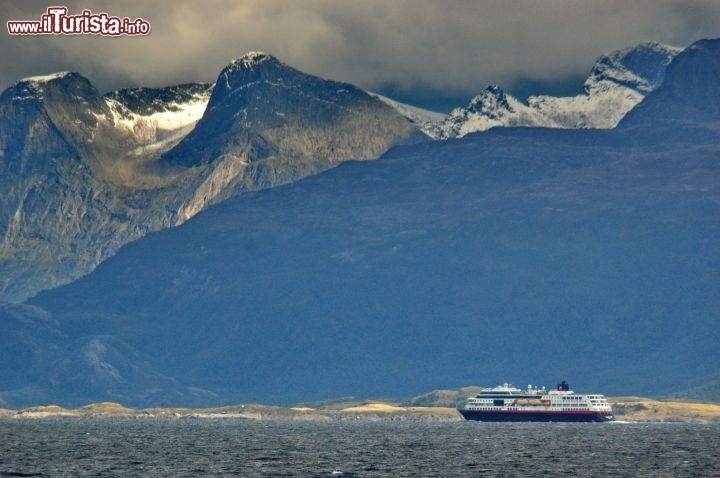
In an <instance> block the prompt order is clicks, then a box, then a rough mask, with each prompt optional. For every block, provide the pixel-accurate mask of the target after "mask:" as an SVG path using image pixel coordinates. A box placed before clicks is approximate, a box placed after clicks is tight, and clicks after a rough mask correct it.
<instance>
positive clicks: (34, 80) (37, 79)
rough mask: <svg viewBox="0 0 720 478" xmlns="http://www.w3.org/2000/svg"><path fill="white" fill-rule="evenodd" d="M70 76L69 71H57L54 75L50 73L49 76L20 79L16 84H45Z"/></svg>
mask: <svg viewBox="0 0 720 478" xmlns="http://www.w3.org/2000/svg"><path fill="white" fill-rule="evenodd" d="M70 74H72V72H71V71H58V72H56V73H50V74H49V75H39V76H28V77H27V78H22V79H21V80H19V81H18V83H22V82H32V83H46V82H48V81H52V80H57V79H58V78H64V77H66V76H68V75H70Z"/></svg>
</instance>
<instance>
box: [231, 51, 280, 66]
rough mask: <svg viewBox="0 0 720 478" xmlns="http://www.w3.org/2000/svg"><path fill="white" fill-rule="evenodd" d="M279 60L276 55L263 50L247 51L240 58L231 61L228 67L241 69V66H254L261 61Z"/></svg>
mask: <svg viewBox="0 0 720 478" xmlns="http://www.w3.org/2000/svg"><path fill="white" fill-rule="evenodd" d="M268 61H271V62H278V59H277V58H275V57H274V56H272V55H270V54H269V53H265V52H263V51H249V52H247V53H245V54H244V55H243V56H241V57H240V58H238V59H236V60H233V61H231V62H230V64H229V65H228V67H230V68H234V69H239V68H253V67H254V66H256V65H259V64H261V63H265V62H268Z"/></svg>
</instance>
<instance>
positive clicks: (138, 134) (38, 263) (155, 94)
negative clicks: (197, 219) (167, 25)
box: [0, 54, 424, 301]
mask: <svg viewBox="0 0 720 478" xmlns="http://www.w3.org/2000/svg"><path fill="white" fill-rule="evenodd" d="M211 95H212V97H211ZM208 102H209V104H210V107H209V109H208V111H207V114H206V109H207V108H206V107H207V105H208ZM201 118H202V119H201ZM196 125H197V131H195V129H196ZM422 137H424V136H423V135H422V134H421V133H419V132H418V131H417V130H416V129H415V128H414V127H413V126H412V125H411V124H410V123H409V122H408V121H407V120H405V119H404V118H403V117H402V116H401V115H399V114H398V113H396V112H395V111H394V110H392V109H391V108H389V107H387V106H386V105H385V104H383V103H381V102H380V101H379V100H376V99H375V98H372V97H370V96H369V95H367V94H365V93H364V92H362V91H360V90H358V89H357V88H355V87H353V86H351V85H347V84H341V83H337V82H333V81H328V80H322V79H320V78H316V77H312V76H310V75H305V74H303V73H301V72H299V71H297V70H294V69H292V68H290V67H288V66H287V65H284V64H282V63H280V62H279V61H278V60H277V59H275V58H273V57H271V56H269V55H257V54H253V55H247V56H245V57H242V58H240V59H239V60H237V61H235V62H233V63H231V64H230V65H229V66H228V67H227V68H226V69H225V70H223V72H222V73H221V75H220V77H219V79H218V84H217V85H209V84H188V85H179V86H175V87H168V88H161V89H152V88H137V89H129V90H121V91H118V92H113V93H109V94H107V95H104V96H103V95H101V94H100V93H99V92H98V91H97V90H96V89H95V88H94V87H93V86H92V84H91V83H90V82H89V81H88V80H87V79H86V78H84V77H82V76H81V75H79V74H77V73H60V74H55V75H49V76H45V77H33V78H28V79H25V80H21V81H19V82H18V83H16V84H15V85H13V86H11V87H10V88H8V89H7V90H6V91H5V92H3V93H2V96H0V172H2V176H0V197H2V198H3V200H2V202H0V240H1V241H2V242H0V264H1V265H2V266H1V267H0V299H3V300H10V301H18V300H22V299H24V298H26V297H28V296H31V295H32V294H34V293H36V292H37V291H38V290H42V289H46V288H50V287H53V286H56V285H58V284H62V283H65V282H68V281H69V280H72V279H74V278H77V277H78V276H80V275H83V274H85V273H87V272H89V271H90V270H92V269H93V268H94V267H95V266H96V265H97V264H99V263H100V262H101V261H102V260H103V259H105V258H107V257H109V256H111V255H112V254H114V253H115V252H116V251H117V249H118V248H119V247H120V246H122V245H123V244H125V243H127V242H129V241H132V240H134V239H137V238H139V237H142V236H143V235H144V234H146V233H147V232H149V231H154V230H159V229H162V228H164V227H168V226H171V225H175V224H179V223H182V222H183V221H185V220H187V219H188V218H190V217H192V216H193V215H194V214H196V213H197V212H198V211H201V210H202V209H204V208H205V207H207V206H208V205H210V204H212V203H214V202H217V201H220V200H222V199H225V198H227V197H229V196H231V195H233V194H236V193H238V192H241V191H243V190H248V189H262V188H267V187H273V186H276V185H279V184H284V183H286V182H289V181H292V180H295V179H298V178H301V177H303V176H306V175H308V174H313V173H316V172H318V171H321V170H323V169H326V168H328V167H331V166H334V165H336V164H338V163H340V162H342V161H347V160H357V159H374V158H376V157H377V156H379V155H380V154H382V152H384V151H385V150H386V149H387V148H389V147H390V146H391V145H393V144H395V143H400V142H403V141H414V140H418V139H421V138H422Z"/></svg>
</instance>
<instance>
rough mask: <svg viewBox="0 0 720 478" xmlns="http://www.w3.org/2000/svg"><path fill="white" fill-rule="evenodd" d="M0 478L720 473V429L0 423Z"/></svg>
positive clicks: (610, 425)
mask: <svg viewBox="0 0 720 478" xmlns="http://www.w3.org/2000/svg"><path fill="white" fill-rule="evenodd" d="M0 476H153V477H154V476H319V477H322V476H336V477H345V476H348V477H349V476H368V477H372V476H438V477H452V476H502V477H513V476H530V477H548V478H550V477H574V476H580V477H603V476H608V477H610V476H612V477H622V476H627V477H671V476H672V477H676V476H677V477H685V476H694V477H720V425H700V424H692V425H689V424H637V423H604V424H602V423H581V424H560V423H545V424H541V423H527V424H524V423H519V424H518V423H478V422H447V423H426V422H420V423H418V422H413V423H408V422H402V423H397V422H331V423H314V422H290V421H251V420H242V419H217V420H213V419H200V420H198V419H194V420H193V419H183V420H160V419H148V418H146V419H77V418H69V419H68V418H65V419H60V418H58V419H43V420H16V419H2V420H0Z"/></svg>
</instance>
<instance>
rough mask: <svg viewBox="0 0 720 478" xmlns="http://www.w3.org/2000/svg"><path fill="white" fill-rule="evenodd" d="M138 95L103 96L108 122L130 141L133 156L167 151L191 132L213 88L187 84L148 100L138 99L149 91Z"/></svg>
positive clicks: (164, 91) (120, 93)
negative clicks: (109, 115)
mask: <svg viewBox="0 0 720 478" xmlns="http://www.w3.org/2000/svg"><path fill="white" fill-rule="evenodd" d="M138 91H140V93H135V92H133V91H129V92H124V93H123V92H114V93H111V94H108V95H106V96H105V102H106V104H107V106H108V108H109V110H110V113H111V117H110V118H109V120H110V121H111V122H112V124H113V126H114V127H115V128H117V129H118V130H120V131H122V132H124V133H125V134H127V135H128V136H129V137H131V138H132V140H133V142H134V143H135V144H136V145H137V147H136V148H135V149H134V150H133V151H132V152H131V154H136V155H137V154H145V153H148V152H152V151H157V152H164V151H167V150H168V149H169V148H171V147H172V146H174V145H175V144H177V143H178V142H179V141H180V140H181V139H182V138H184V137H185V136H186V135H187V134H188V133H189V132H190V131H192V129H193V128H194V127H195V124H196V123H197V122H198V121H199V120H200V118H202V116H203V114H204V113H205V109H206V108H207V104H208V101H209V100H210V94H211V92H212V85H201V84H190V85H181V86H177V87H169V88H167V89H163V90H155V91H156V93H155V96H157V97H155V98H153V99H151V100H148V99H147V98H142V99H141V100H140V99H138V98H137V96H145V97H147V96H148V94H147V93H146V92H147V91H149V90H147V89H146V90H145V91H141V90H138ZM133 93H135V94H133ZM168 94H169V95H168ZM168 96H169V97H168ZM151 97H152V95H151Z"/></svg>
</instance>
